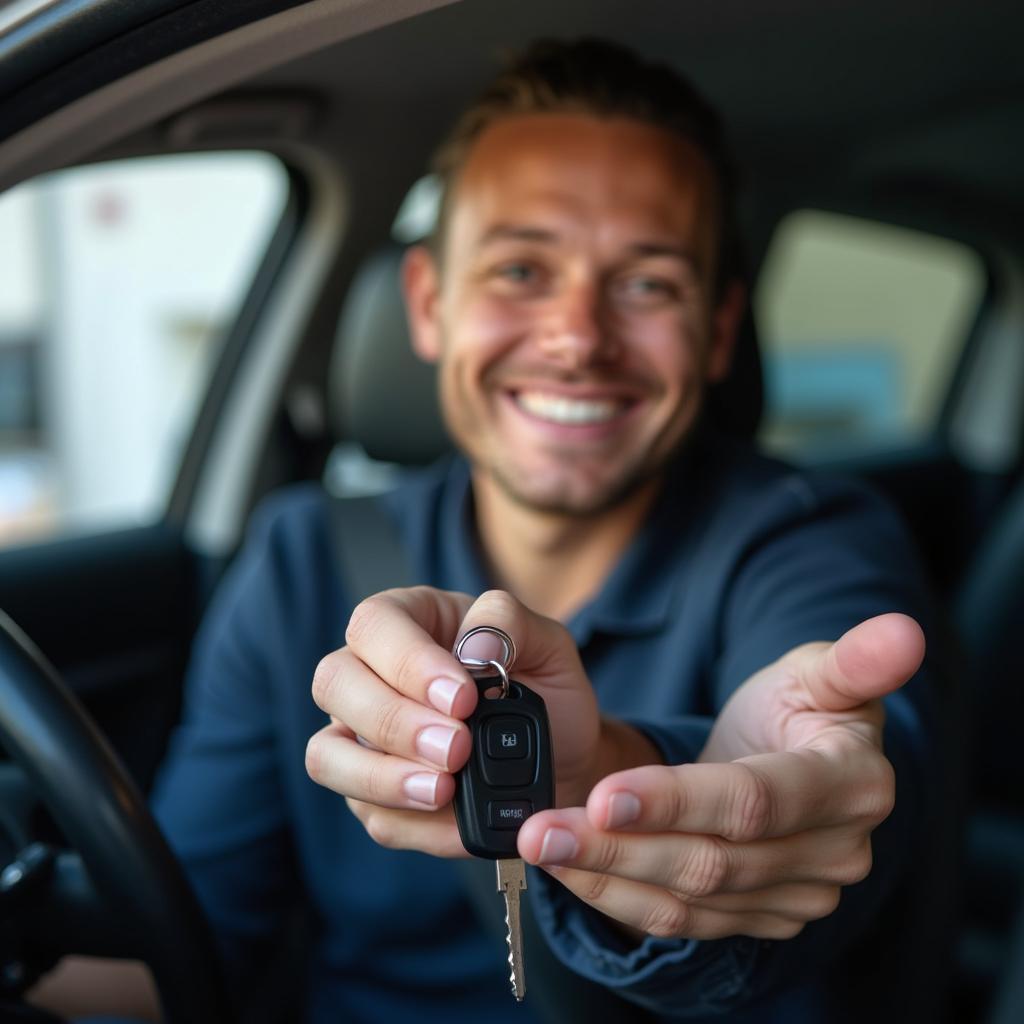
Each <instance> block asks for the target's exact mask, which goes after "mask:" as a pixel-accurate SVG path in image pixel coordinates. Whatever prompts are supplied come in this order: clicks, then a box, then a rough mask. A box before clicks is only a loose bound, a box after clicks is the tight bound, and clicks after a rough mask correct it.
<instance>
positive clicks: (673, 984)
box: [531, 474, 937, 1022]
mask: <svg viewBox="0 0 1024 1024" xmlns="http://www.w3.org/2000/svg"><path fill="white" fill-rule="evenodd" d="M756 505H757V507H756V515H755V516H754V517H753V518H752V519H751V520H750V521H748V523H747V525H746V526H744V524H743V523H741V522H737V521H735V520H732V521H728V517H724V518H725V520H726V521H723V523H722V524H721V527H720V528H716V529H713V530H712V531H711V532H710V534H709V536H708V539H707V543H706V544H705V545H704V546H705V548H706V549H707V550H708V551H711V552H716V553H714V554H712V555H709V556H708V559H707V560H706V564H705V565H704V566H703V569H704V570H705V571H704V572H703V579H704V581H705V582H706V584H707V588H706V592H704V593H702V602H704V603H705V604H706V606H708V607H711V608H713V609H714V613H713V616H712V618H713V621H714V624H715V626H716V628H717V641H716V644H715V649H714V655H713V658H712V662H713V666H712V670H711V672H710V673H709V679H708V681H707V683H708V687H707V688H708V693H707V699H708V703H709V705H710V706H711V707H713V709H714V710H715V712H717V711H718V710H720V709H721V707H722V706H723V705H724V703H725V702H726V701H727V700H728V697H729V696H730V694H731V693H732V692H733V691H734V690H735V689H736V688H737V687H738V686H739V685H740V684H741V683H742V682H744V681H745V680H746V679H747V678H749V677H750V676H751V675H753V674H754V673H755V672H756V671H758V670H759V669H761V668H763V667H764V666H766V665H768V664H770V663H771V662H772V661H774V660H776V659H777V658H778V657H780V656H781V655H783V654H785V653H786V652H787V651H789V650H791V649H792V648H794V647H796V646H798V645H799V644H802V643H806V642H810V641H815V640H834V639H836V638H838V637H839V636H840V635H842V633H844V632H845V631H846V630H847V629H849V628H851V627H852V626H854V625H856V624H857V623H859V622H861V621H863V620H864V619H867V618H870V617H871V616H873V615H877V614H881V613H883V612H889V611H902V612H906V613H908V614H911V615H913V616H914V617H915V618H917V619H918V621H919V622H921V623H922V625H923V626H924V627H925V631H926V634H927V633H928V632H929V619H930V615H929V609H928V600H927V598H926V596H925V591H924V588H923V585H922V584H921V582H920V574H919V571H918V569H917V566H916V560H915V557H914V554H913V545H912V543H911V541H910V540H909V538H908V536H907V535H906V533H905V531H904V529H903V527H902V525H901V523H900V522H899V520H898V519H897V517H896V516H895V514H894V513H893V512H892V511H891V510H890V509H889V507H888V506H887V505H886V504H885V503H884V502H882V501H881V499H879V498H877V497H876V496H875V495H873V494H872V493H871V492H870V491H868V490H866V489H862V488H860V487H858V486H853V485H846V484H833V483H831V482H828V481H824V480H822V481H815V480H814V479H813V478H810V479H808V478H806V477H803V476H798V475H796V474H794V475H793V476H790V477H787V478H785V479H783V480H782V481H779V482H778V483H777V484H776V485H775V486H774V487H773V488H772V489H771V491H769V492H768V493H766V494H763V495H760V496H759V501H758V502H757V503H756ZM726 550H728V551H729V552H730V554H729V556H728V560H727V561H728V564H727V565H723V564H722V562H721V559H722V555H721V552H723V551H726ZM715 560H718V561H717V564H716V563H715ZM701 568H702V567H701V563H700V558H698V566H697V569H695V572H698V573H699V572H700V571H701ZM934 675H935V673H934V670H933V668H932V666H930V665H929V664H928V663H927V662H926V664H925V666H924V667H923V668H922V670H921V671H919V672H918V674H917V675H916V676H915V677H914V679H912V680H911V681H910V682H909V683H908V684H907V685H906V686H905V687H904V688H903V689H902V690H901V691H900V692H898V693H897V694H894V695H892V696H890V697H888V698H886V701H885V703H886V709H887V722H886V727H885V736H884V742H885V752H886V755H887V757H888V758H889V759H890V761H891V762H892V763H893V765H894V768H895V772H896V780H897V796H896V809H895V811H894V812H893V814H892V815H890V817H889V818H888V819H887V820H886V821H885V822H884V823H883V824H882V825H881V826H880V827H879V828H877V829H876V830H875V832H874V833H873V836H872V846H873V855H874V864H873V868H872V871H871V873H870V875H869V876H868V878H867V879H866V880H865V881H863V882H861V883H859V884H857V885H854V886H849V887H846V888H845V889H844V890H843V895H842V899H841V902H840V906H839V908H838V909H837V910H836V911H835V912H834V913H833V914H831V915H830V916H828V917H826V918H824V919H822V920H820V921H816V922H812V923H811V924H809V925H807V926H806V927H805V928H804V930H803V931H802V932H801V933H800V934H799V935H798V936H797V937H796V938H794V939H791V940H787V941H773V942H767V941H761V940H756V939H753V938H748V937H742V936H740V937H734V938H729V939H723V940H718V941H714V942H709V941H696V940H674V941H673V940H664V939H655V938H653V937H647V938H645V939H644V940H643V941H642V942H640V943H639V944H637V943H632V942H629V941H628V940H626V939H624V938H623V937H622V935H621V933H620V932H619V931H618V930H616V929H615V928H613V927H611V926H610V925H609V923H608V919H606V918H604V917H603V916H602V915H601V914H599V913H597V912H596V911H594V910H592V909H591V908H589V907H587V906H586V905H585V904H583V903H582V902H581V901H579V900H577V899H575V898H574V897H573V896H572V895H571V894H569V893H568V891H567V890H565V889H564V888H562V887H561V886H559V885H558V884H557V883H556V882H554V881H553V880H552V879H551V878H550V877H549V876H547V875H545V874H544V873H543V872H539V871H538V872H535V874H536V876H537V877H536V883H535V884H533V883H531V889H532V890H533V896H532V906H533V908H534V912H535V913H536V914H537V917H538V923H539V925H540V927H541V929H542V931H543V932H544V934H545V937H546V938H547V940H548V941H549V943H550V945H551V947H552V949H553V950H554V952H555V953H556V955H557V956H558V957H559V959H560V960H562V962H563V963H565V964H566V965H567V966H568V967H570V968H571V969H572V970H574V971H575V972H577V973H578V974H581V975H582V976H583V977H585V978H588V979H589V980H591V981H594V982H596V983H598V984H600V985H603V986H605V987H606V988H608V989H610V990H612V991H614V992H616V993H617V994H618V995H620V996H621V997H622V998H624V999H626V1000H628V1001H630V1002H632V1003H634V1004H636V1005H638V1006H641V1007H643V1008H644V1009H646V1010H647V1011H648V1012H649V1013H650V1014H651V1015H652V1016H653V1017H654V1018H656V1019H664V1020H704V1019H720V1018H721V1017H722V1016H723V1015H727V1016H728V1018H729V1019H730V1020H731V1021H737V1022H738V1021H741V1020H742V1021H746V1020H748V1019H749V1020H751V1021H753V1020H758V1021H763V1020H769V1019H775V1018H774V1017H772V1016H771V1012H772V1010H771V1007H772V1005H773V1003H774V1001H775V1000H776V998H781V999H783V1000H784V1001H785V1005H786V1008H787V1012H792V1011H793V1010H794V1007H795V1006H797V1005H799V1003H800V1000H802V999H806V998H809V999H812V1000H813V999H814V998H821V999H825V998H826V996H825V994H824V993H823V991H822V988H821V986H822V978H823V977H825V976H826V974H827V971H828V970H829V969H830V968H832V967H834V966H836V965H837V963H838V961H839V959H840V958H841V957H842V956H843V955H844V952H845V951H846V950H848V949H849V948H850V947H851V945H852V944H854V943H855V942H856V941H857V939H858V938H860V937H861V936H863V935H864V933H865V931H866V930H867V929H868V927H869V926H870V925H871V924H872V923H873V922H874V921H875V919H876V918H877V917H878V916H879V914H880V913H881V912H882V909H883V905H884V903H885V901H886V898H887V897H888V896H889V895H890V894H891V893H892V892H893V889H894V887H895V886H896V884H897V882H898V881H899V880H900V878H901V875H902V874H903V873H904V871H905V869H906V867H907V865H908V864H909V862H910V858H911V857H912V856H913V855H914V851H915V850H916V849H918V848H919V847H920V844H921V842H922V839H923V836H924V833H925V831H926V819H927V818H928V817H929V816H930V815H931V814H932V813H933V812H934V810H935V808H934V804H935V801H936V799H937V794H936V792H935V789H936V787H935V786H934V785H932V786H929V785H928V779H929V775H930V773H931V771H932V768H931V762H932V760H933V758H934V751H933V750H932V748H931V744H930V740H929V737H930V736H931V734H932V730H933V722H932V719H933V709H932V693H931V689H932V683H933V681H934ZM632 724H633V725H634V726H635V727H637V728H639V729H640V730H642V731H643V732H645V734H646V735H647V736H648V737H649V738H650V739H651V740H652V742H653V743H654V744H655V746H657V747H658V748H659V750H660V751H661V752H662V754H663V756H664V757H665V759H666V762H667V763H670V764H673V763H675V764H679V763H686V762H690V761H694V760H695V759H696V758H697V756H698V755H699V753H700V750H701V749H702V747H703V744H704V742H705V741H706V739H707V737H708V735H709V733H710V730H711V727H712V724H713V715H693V716H685V715H683V716H677V717H664V718H660V719H658V720H649V721H638V720H634V721H633V722H632ZM816 990H817V991H816ZM815 1006H816V1008H813V1007H812V1006H808V1007H807V1009H808V1011H809V1012H812V1013H814V1014H820V1012H821V1004H820V1003H818V1004H815ZM748 1014H750V1015H751V1016H749V1017H748V1016H747V1015H748ZM786 1019H791V1018H790V1017H788V1016H787V1017H786ZM792 1019H797V1018H795V1017H794V1018H792ZM813 1019H826V1018H824V1017H821V1016H819V1015H815V1016H813Z"/></svg>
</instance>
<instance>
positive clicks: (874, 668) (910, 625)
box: [787, 612, 925, 711]
mask: <svg viewBox="0 0 1024 1024" xmlns="http://www.w3.org/2000/svg"><path fill="white" fill-rule="evenodd" d="M924 650H925V641H924V633H923V632H922V631H921V627H920V626H919V625H918V624H917V623H916V622H915V621H914V620H913V619H912V618H910V617H909V616H908V615H901V614H899V613H897V612H891V613H889V614H888V615H878V616H876V617H875V618H873V619H868V620H867V621H865V622H862V623H860V624H859V625H857V626H854V627H853V629H851V630H849V631H847V632H846V633H844V634H843V635H842V636H841V637H840V638H839V639H838V640H837V641H836V642H835V643H834V644H831V645H829V646H826V647H822V646H821V645H818V644H815V645H808V646H807V647H805V648H798V649H797V650H796V651H794V652H792V653H791V654H790V655H789V656H788V658H787V660H790V659H791V666H792V667H793V668H794V669H795V671H796V674H797V676H798V678H799V679H800V681H801V682H802V683H803V685H804V686H805V687H806V689H807V691H808V695H809V699H810V704H811V706H812V707H813V708H817V709H819V710H821V711H850V710H852V709H854V708H856V707H858V706H859V705H861V704H864V703H866V702H867V701H869V700H873V699H875V698H877V697H883V696H885V694H887V693H891V692H892V691H893V690H897V689H899V687H901V686H902V685H903V684H904V683H905V682H906V681H907V680H908V679H909V678H910V677H911V676H912V675H913V674H914V673H915V672H916V671H917V670H918V668H920V666H921V662H922V661H923V660H924Z"/></svg>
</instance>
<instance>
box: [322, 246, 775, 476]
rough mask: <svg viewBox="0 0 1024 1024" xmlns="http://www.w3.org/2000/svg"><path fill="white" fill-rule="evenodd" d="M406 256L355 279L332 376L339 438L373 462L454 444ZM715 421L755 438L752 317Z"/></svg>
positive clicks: (427, 454) (757, 401) (715, 397)
mask: <svg viewBox="0 0 1024 1024" xmlns="http://www.w3.org/2000/svg"><path fill="white" fill-rule="evenodd" d="M403 252H404V250H403V249H402V248H401V247H400V246H397V245H388V246H386V247H384V248H382V249H381V250H380V251H378V252H377V253H376V254H375V255H374V256H373V257H371V258H370V259H369V260H368V261H367V262H366V264H364V266H363V267H362V268H361V269H360V271H359V272H358V273H357V274H356V275H355V277H354V278H353V280H352V284H351V286H350V288H349V293H348V295H347V296H346V300H345V309H344V311H343V315H342V319H341V323H340V326H339V329H338V333H337V335H336V339H335V347H334V352H333V355H332V358H331V367H330V371H329V388H330V394H329V406H330V409H331V414H332V418H333V423H332V426H333V429H334V431H335V436H336V437H338V438H340V439H343V440H347V441H357V442H358V443H359V444H360V445H361V446H362V447H363V449H364V450H365V452H366V454H367V455H369V456H370V458H372V459H376V460H380V461H382V462H395V463H399V464H401V465H422V464H424V463H428V462H431V461H433V460H434V459H435V458H437V457H438V456H439V455H441V454H442V453H444V452H445V451H446V450H448V449H449V448H450V446H451V442H450V441H449V439H448V437H447V435H446V434H445V432H444V426H443V424H442V422H441V416H440V412H439V410H438V405H437V397H436V393H437V382H436V372H435V370H434V367H432V366H428V365H427V364H425V363H423V362H421V361H420V360H419V359H418V358H417V357H416V356H415V354H414V353H413V351H412V348H411V346H410V342H409V327H408V323H407V321H406V318H405V306H404V304H403V301H402V291H401V285H400V268H401V261H402V255H403ZM707 401H708V415H709V416H710V418H711V419H712V420H713V421H714V422H715V424H716V425H717V426H718V427H719V428H720V429H721V430H723V431H725V432H726V433H730V434H734V435H737V436H740V437H746V438H751V437H753V436H754V434H755V433H756V431H757V428H758V425H759V424H760V422H761V413H762V409H763V403H764V398H763V388H762V381H761V359H760V354H759V351H758V345H757V339H756V336H755V332H754V321H753V317H752V316H750V314H749V313H748V314H747V316H746V317H745V319H744V323H743V326H742V327H741V331H740V337H739V339H738V340H737V348H736V354H735V357H734V359H733V366H732V370H731V372H730V374H729V376H728V377H727V378H726V380H725V381H723V382H722V383H721V384H718V385H715V386H714V387H712V388H711V389H710V391H709V393H708V400H707Z"/></svg>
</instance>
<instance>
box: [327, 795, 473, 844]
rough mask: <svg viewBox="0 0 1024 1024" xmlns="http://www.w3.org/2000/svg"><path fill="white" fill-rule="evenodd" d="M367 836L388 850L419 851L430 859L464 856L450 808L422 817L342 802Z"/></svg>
mask: <svg viewBox="0 0 1024 1024" xmlns="http://www.w3.org/2000/svg"><path fill="white" fill-rule="evenodd" d="M346 802H347V804H348V806H349V810H351V811H352V813H353V814H354V815H355V816H356V817H357V818H358V819H359V820H360V821H361V822H362V824H363V828H365V829H366V832H367V834H368V835H369V837H370V838H371V839H372V840H373V841H374V842H375V843H377V844H379V845H380V846H384V847H387V848H388V849H389V850H420V851H421V852H423V853H428V854H430V855H431V856H432V857H449V858H452V857H468V856H469V854H468V853H466V848H465V847H464V846H463V845H462V840H461V839H460V838H459V828H458V826H457V825H456V824H455V814H454V812H453V811H452V808H451V805H449V806H447V807H443V808H441V810H438V811H434V812H433V813H432V814H424V813H422V812H420V811H414V810H412V811H405V810H389V809H388V808H386V807H379V806H377V805H376V804H372V803H364V802H362V801H360V800H352V799H349V800H347V801H346Z"/></svg>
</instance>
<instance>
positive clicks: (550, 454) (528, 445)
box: [406, 114, 742, 515]
mask: <svg viewBox="0 0 1024 1024" xmlns="http://www.w3.org/2000/svg"><path fill="white" fill-rule="evenodd" d="M449 209H450V214H449V222H448V225H447V233H446V241H445V251H444V254H443V261H442V266H441V267H437V266H435V265H434V262H433V260H432V259H431V257H430V256H429V255H428V254H427V253H426V251H425V250H417V251H416V252H414V253H413V254H412V255H411V256H410V258H409V260H408V261H407V265H406V288H407V297H408V299H409V308H410V318H411V322H412V325H413V333H414V338H415V342H416V347H417V350H418V351H419V352H420V354H421V355H423V356H425V357H426V358H429V359H437V360H439V362H440V390H441V403H442V409H443V412H444V416H445V421H446V423H447V425H448V428H449V431H450V432H451V434H452V436H453V438H454V439H455V441H456V443H457V444H458V445H459V446H460V447H461V448H462V450H463V451H465V452H466V454H467V455H468V457H469V458H470V460H471V462H472V463H473V466H474V469H475V471H477V472H478V473H483V474H485V475H486V476H487V477H489V478H490V479H491V480H493V481H494V482H495V483H496V484H497V485H498V486H499V487H500V488H501V490H502V491H504V492H505V493H506V494H507V495H509V496H510V497H512V498H514V499H515V500H516V501H517V502H519V503H521V504H525V505H527V506H530V507H534V508H538V509H545V510H549V511H555V512H561V513H570V514H577V515H580V514H582V515H585V514H591V513H596V512H600V511H603V510H604V509H606V508H608V507H610V506H612V505H614V504H615V503H616V502H618V501H620V500H622V499H623V498H625V497H628V496H629V495H630V494H631V493H633V492H634V491H635V490H636V489H637V488H638V487H640V486H642V485H643V484H645V483H647V482H648V481H650V480H651V479H652V478H654V477H655V476H656V475H657V474H658V471H659V470H660V469H661V468H662V467H663V466H664V465H665V463H666V461H667V460H668V459H669V458H670V457H671V456H672V455H673V453H674V452H675V451H676V450H677V449H678V448H679V446H680V443H681V441H682V439H683V438H684V437H685V435H686V433H687V431H688V430H689V429H690V427H691V426H692V424H693V422H694V420H695V418H696V415H697V412H698V410H699V407H700V401H701V396H702V392H703V388H704V386H705V383H706V382H707V381H708V380H712V379H718V378H720V377H721V376H723V375H724V373H725V372H726V371H727V369H728V363H729V358H730V355H731V347H732V338H733V336H734V333H735V325H736V320H737V319H738V315H739V308H740V305H741V302H742V297H741V296H740V295H738V294H734V295H732V297H731V298H730V299H729V300H728V301H727V302H724V303H720V304H718V305H717V307H716V305H715V303H714V302H713V279H714V274H715V269H716V261H717V241H718V240H717V213H716V202H715V184H714V181H713V179H712V176H711V170H710V168H709V166H708V165H707V163H706V161H705V160H704V159H703V157H702V156H701V155H700V154H699V153H698V151H697V150H696V149H694V148H693V147H691V146H689V145H687V144H686V143H685V142H684V141H682V140H680V139H677V138H676V137H674V136H673V135H671V134H669V133H668V132H666V131H663V130H662V129H659V128H656V127H653V126H650V125H646V124H644V123H642V122H638V121H631V120H626V119H598V118H594V117H589V116H586V115H575V114H565V115H562V114H558V115H556V114H543V115H528V116H518V117H511V118H508V119H505V120H502V121H499V122H497V123H496V124H494V125H492V126H491V127H490V128H488V129H487V130H486V131H485V132H484V133H483V134H482V135H481V137H480V138H479V139H478V140H477V142H476V143H475V145H474V146H473V148H472V150H471V151H470V153H469V155H468V157H467V160H466V162H465V164H464V166H463V169H462V172H461V174H460V176H459V178H458V181H457V184H456V185H455V193H454V195H453V197H452V201H451V203H450V206H449Z"/></svg>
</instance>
